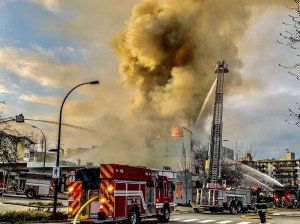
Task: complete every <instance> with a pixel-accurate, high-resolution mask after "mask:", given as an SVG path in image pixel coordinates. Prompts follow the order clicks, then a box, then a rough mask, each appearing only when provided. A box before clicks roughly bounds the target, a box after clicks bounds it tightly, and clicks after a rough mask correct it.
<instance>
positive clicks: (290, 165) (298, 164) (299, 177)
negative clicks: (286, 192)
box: [242, 150, 300, 190]
mask: <svg viewBox="0 0 300 224" xmlns="http://www.w3.org/2000/svg"><path fill="white" fill-rule="evenodd" d="M242 163H244V164H247V165H248V166H251V167H253V168H255V169H256V170H258V171H260V172H262V173H264V174H267V175H268V176H270V177H272V178H273V179H275V180H277V181H278V182H280V183H281V184H283V186H285V187H287V188H291V189H295V190H300V185H299V181H300V158H298V159H295V153H293V152H290V151H289V150H287V152H286V154H285V155H284V156H283V157H281V158H280V159H279V160H276V159H274V158H272V159H264V160H257V161H253V160H252V157H251V155H245V156H243V158H242Z"/></svg>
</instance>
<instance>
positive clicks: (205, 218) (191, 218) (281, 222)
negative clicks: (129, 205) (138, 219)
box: [142, 213, 300, 224]
mask: <svg viewBox="0 0 300 224" xmlns="http://www.w3.org/2000/svg"><path fill="white" fill-rule="evenodd" d="M142 223H144V224H146V223H147V224H154V223H156V224H158V223H159V222H157V221H156V220H155V219H148V220H143V221H142ZM169 223H172V224H182V223H198V224H201V223H204V224H205V223H207V224H258V223H260V220H259V218H258V216H256V217H255V218H254V217H253V218H242V217H241V215H231V214H211V213H209V214H201V213H186V214H185V213H181V214H178V213H175V214H172V216H171V218H170V222H169ZM267 223H270V224H285V223H288V224H299V223H300V218H299V217H286V216H273V217H272V218H271V219H267Z"/></svg>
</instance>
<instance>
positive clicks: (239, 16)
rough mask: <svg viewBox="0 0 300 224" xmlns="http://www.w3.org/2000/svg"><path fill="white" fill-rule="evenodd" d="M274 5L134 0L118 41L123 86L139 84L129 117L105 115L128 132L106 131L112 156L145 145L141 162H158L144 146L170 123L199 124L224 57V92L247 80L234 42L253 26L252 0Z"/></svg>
mask: <svg viewBox="0 0 300 224" xmlns="http://www.w3.org/2000/svg"><path fill="white" fill-rule="evenodd" d="M262 2H263V3H262ZM274 2H276V1H272V3H274ZM268 4H271V1H251V3H250V1H246V0H239V1H232V0H184V1H182V0H144V1H143V2H142V3H141V4H138V5H136V6H135V7H134V8H133V10H132V14H131V16H130V18H129V19H128V20H127V21H126V22H125V24H124V27H123V28H122V29H121V31H120V32H119V33H118V34H117V35H116V37H115V38H114V39H113V41H112V48H113V49H114V51H115V53H116V55H117V57H118V59H119V61H120V66H119V72H120V74H121V77H122V85H123V86H124V87H126V88H129V89H132V90H133V91H134V96H133V99H132V102H131V104H130V108H129V110H128V117H129V118H128V119H124V120H123V119H120V120H118V121H117V122H113V120H115V119H114V118H113V117H110V118H105V119H101V125H102V126H105V125H103V123H107V126H110V128H111V129H112V130H115V131H116V132H121V133H122V134H118V135H115V134H113V133H114V131H112V133H111V134H109V133H102V134H101V135H100V136H101V137H103V139H106V140H103V141H102V142H101V145H102V146H103V147H106V148H109V150H111V151H114V155H116V157H115V158H113V159H116V160H118V158H117V157H119V159H120V155H121V153H122V155H124V157H123V158H121V159H123V160H124V161H128V160H129V161H130V160H133V159H134V158H133V157H134V156H133V155H135V154H134V152H135V151H136V150H139V152H140V153H138V156H137V158H138V159H139V163H140V164H143V165H146V164H147V162H145V161H147V160H148V163H150V164H153V163H152V162H153V161H149V158H153V157H154V156H153V155H151V152H149V151H147V150H144V149H147V148H148V146H149V145H150V144H151V143H150V139H151V138H153V137H154V136H155V135H157V134H161V133H160V132H162V131H166V130H168V129H169V128H170V127H172V126H185V127H188V128H190V129H194V128H195V122H196V120H197V117H198V114H199V112H200V111H201V108H202V106H203V104H204V102H205V99H206V97H207V94H208V92H209V91H210V89H211V86H212V84H213V82H214V80H215V78H216V76H215V74H214V67H215V64H216V62H217V61H218V60H223V59H225V60H226V62H227V63H228V64H229V70H230V73H229V74H228V76H227V75H226V76H227V77H226V78H225V82H226V85H225V91H230V90H231V89H233V88H234V87H236V86H239V85H241V84H242V82H243V80H242V77H241V74H240V73H239V69H240V68H241V67H242V62H241V60H240V59H239V57H238V53H239V52H238V48H237V44H236V43H237V41H239V40H240V39H241V38H242V37H243V34H244V31H245V30H246V29H247V22H248V21H249V18H250V16H251V7H253V5H254V6H255V5H256V6H258V5H259V6H261V5H268ZM208 105H209V103H208ZM211 109H212V108H211ZM208 114H211V111H209V110H204V115H203V118H202V119H203V120H204V119H205V118H206V117H207V115H208ZM109 121H111V122H109ZM200 122H201V121H200ZM111 123H112V124H117V125H116V126H115V127H114V126H113V125H111ZM101 131H102V132H103V131H104V130H101ZM110 136H111V138H109V137H110ZM133 136H134V137H133ZM116 139H117V140H116ZM110 140H111V141H110ZM102 146H101V147H102ZM101 150H102V149H101ZM141 155H142V156H141ZM129 157H130V158H129ZM160 157H161V156H158V157H157V158H160ZM103 158H104V157H103ZM110 158H111V157H110ZM113 159H112V160H113ZM127 159H128V160H127Z"/></svg>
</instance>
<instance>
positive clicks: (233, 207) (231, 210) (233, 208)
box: [230, 203, 237, 215]
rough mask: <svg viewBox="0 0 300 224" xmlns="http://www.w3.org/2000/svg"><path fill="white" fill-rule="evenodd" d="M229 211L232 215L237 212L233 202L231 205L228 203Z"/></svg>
mask: <svg viewBox="0 0 300 224" xmlns="http://www.w3.org/2000/svg"><path fill="white" fill-rule="evenodd" d="M230 213H231V214H233V215H236V214H237V209H236V207H235V204H234V203H231V205H230Z"/></svg>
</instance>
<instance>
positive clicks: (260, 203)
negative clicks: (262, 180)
mask: <svg viewBox="0 0 300 224" xmlns="http://www.w3.org/2000/svg"><path fill="white" fill-rule="evenodd" d="M267 209H268V206H267V202H266V200H265V198H264V193H262V192H260V193H259V195H258V198H257V202H256V210H257V212H258V215H259V218H260V223H261V224H265V223H266V212H267Z"/></svg>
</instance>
